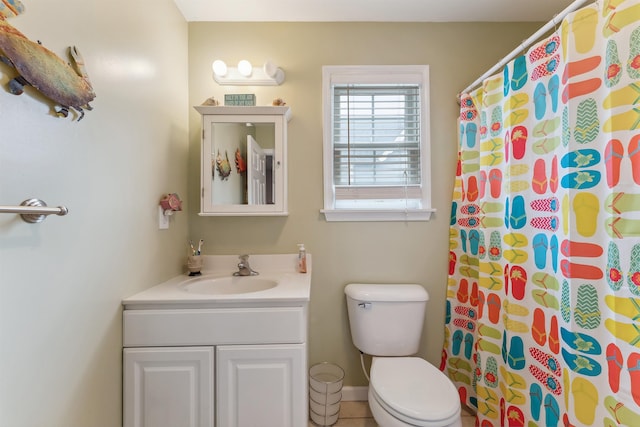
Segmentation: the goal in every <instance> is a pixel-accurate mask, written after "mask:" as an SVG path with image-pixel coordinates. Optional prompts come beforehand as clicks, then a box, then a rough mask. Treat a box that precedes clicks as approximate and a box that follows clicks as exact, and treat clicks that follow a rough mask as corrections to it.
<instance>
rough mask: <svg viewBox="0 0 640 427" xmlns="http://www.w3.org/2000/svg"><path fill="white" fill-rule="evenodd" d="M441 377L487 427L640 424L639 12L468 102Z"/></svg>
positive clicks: (589, 17) (558, 37) (638, 7)
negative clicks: (444, 376)
mask: <svg viewBox="0 0 640 427" xmlns="http://www.w3.org/2000/svg"><path fill="white" fill-rule="evenodd" d="M459 142H460V150H459V163H458V170H457V176H456V184H455V189H454V198H453V199H454V201H453V207H452V211H451V229H450V237H451V238H450V263H449V275H450V276H449V282H448V299H447V320H446V323H447V324H446V330H445V338H446V341H445V346H444V350H443V360H442V366H441V368H442V370H443V371H445V372H446V373H447V374H448V375H449V377H450V378H451V379H452V380H453V381H454V383H455V385H456V386H457V388H458V390H459V393H460V397H461V400H462V402H463V403H464V404H466V405H468V406H469V407H472V408H474V409H476V410H477V414H478V422H479V424H478V425H479V426H481V427H488V426H528V427H530V426H551V427H553V426H566V425H575V426H617V425H629V426H640V1H639V0H626V1H621V0H608V1H604V0H603V1H599V2H597V3H596V4H593V5H590V6H588V7H585V8H583V9H581V10H579V11H577V12H574V13H572V14H570V15H568V16H567V17H566V18H565V19H564V20H563V22H562V23H561V24H559V26H558V28H557V31H556V32H555V33H554V34H553V35H552V36H550V37H549V38H548V39H546V40H543V41H541V42H539V43H537V44H536V45H534V46H533V47H532V48H531V49H530V50H529V51H527V52H526V53H525V54H523V55H522V56H520V57H518V58H516V59H515V60H514V61H512V62H511V63H509V64H508V65H507V66H506V67H505V68H504V72H503V73H502V74H501V75H498V76H495V77H493V78H489V79H487V80H486V81H485V82H484V84H483V87H482V88H481V89H479V90H477V91H474V92H473V93H470V94H463V96H462V99H461V113H460V141H459Z"/></svg>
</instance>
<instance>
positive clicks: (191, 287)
mask: <svg viewBox="0 0 640 427" xmlns="http://www.w3.org/2000/svg"><path fill="white" fill-rule="evenodd" d="M203 257H204V263H203V264H204V265H203V269H202V276H197V277H189V276H186V275H184V274H181V275H179V276H176V277H174V278H172V279H169V280H167V281H166V282H163V283H160V284H158V285H156V286H153V287H151V288H149V289H146V290H144V291H142V292H139V293H137V294H135V295H132V296H130V297H128V298H125V299H123V300H122V304H123V305H124V306H125V309H156V308H163V309H166V308H175V309H184V308H204V309H206V308H220V307H224V308H236V307H275V306H281V307H285V306H296V307H297V306H299V305H300V304H307V303H308V302H309V299H310V296H311V254H307V271H308V272H307V273H306V274H305V273H298V272H297V271H296V266H297V260H298V254H297V253H294V254H274V255H251V256H250V258H249V262H250V263H251V267H252V268H253V269H254V270H255V271H257V272H259V273H260V274H259V275H258V276H242V277H237V276H233V273H234V272H235V271H238V256H237V255H203Z"/></svg>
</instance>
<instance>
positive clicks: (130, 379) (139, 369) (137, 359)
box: [123, 347, 214, 427]
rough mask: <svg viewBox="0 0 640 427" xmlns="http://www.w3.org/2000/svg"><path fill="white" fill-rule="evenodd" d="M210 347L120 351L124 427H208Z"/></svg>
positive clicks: (210, 417)
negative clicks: (122, 362)
mask: <svg viewBox="0 0 640 427" xmlns="http://www.w3.org/2000/svg"><path fill="white" fill-rule="evenodd" d="M213 364H214V349H213V347H174V348H160V347H159V348H153V347H150V348H127V349H125V350H124V403H123V406H124V427H176V426H180V427H213V406H214V405H213V399H214V396H213Z"/></svg>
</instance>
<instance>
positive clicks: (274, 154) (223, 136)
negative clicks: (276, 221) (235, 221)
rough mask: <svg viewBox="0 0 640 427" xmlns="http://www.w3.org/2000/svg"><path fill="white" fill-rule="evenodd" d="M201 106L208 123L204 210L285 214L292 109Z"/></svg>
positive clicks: (204, 147)
mask: <svg viewBox="0 0 640 427" xmlns="http://www.w3.org/2000/svg"><path fill="white" fill-rule="evenodd" d="M196 109H197V110H198V111H200V112H201V113H202V126H203V132H202V138H203V139H202V159H201V161H202V166H201V191H202V193H201V195H202V197H201V212H200V214H201V215H286V214H287V212H286V209H287V208H286V182H285V178H286V168H285V166H286V165H285V163H284V158H285V154H286V150H285V142H286V122H287V120H288V118H287V117H286V113H287V112H288V111H289V108H288V107H196ZM274 110H275V111H274ZM238 113H242V114H238ZM267 113H269V114H267ZM274 113H278V114H274Z"/></svg>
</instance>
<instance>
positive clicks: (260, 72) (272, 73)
mask: <svg viewBox="0 0 640 427" xmlns="http://www.w3.org/2000/svg"><path fill="white" fill-rule="evenodd" d="M211 68H212V69H213V79H214V80H215V81H216V82H217V83H218V84H220V85H231V86H278V85H280V84H282V82H283V81H284V71H282V68H280V67H278V66H277V65H275V64H274V63H273V62H271V61H267V62H265V63H264V65H263V66H262V67H254V66H253V65H251V62H249V61H247V60H246V59H243V60H242V61H240V62H238V66H237V67H227V64H225V63H224V61H221V60H219V59H216V60H215V61H213V64H212V65H211Z"/></svg>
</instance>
